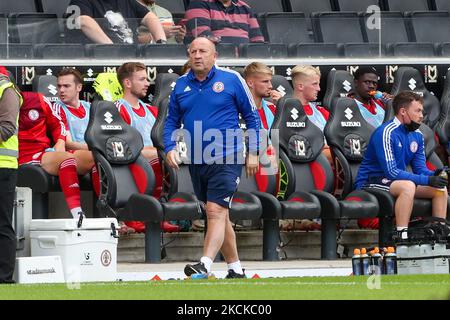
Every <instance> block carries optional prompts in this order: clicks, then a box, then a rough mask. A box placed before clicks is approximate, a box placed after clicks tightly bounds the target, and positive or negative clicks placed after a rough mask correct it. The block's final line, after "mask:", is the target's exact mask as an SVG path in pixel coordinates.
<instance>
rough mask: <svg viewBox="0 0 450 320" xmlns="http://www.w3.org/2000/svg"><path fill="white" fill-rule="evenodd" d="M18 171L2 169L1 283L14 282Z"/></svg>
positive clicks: (0, 177)
mask: <svg viewBox="0 0 450 320" xmlns="http://www.w3.org/2000/svg"><path fill="white" fill-rule="evenodd" d="M16 181H17V170H15V169H0V283H11V282H13V280H12V278H13V273H14V266H15V263H16V234H15V232H14V229H13V227H12V216H13V204H14V194H15V188H16Z"/></svg>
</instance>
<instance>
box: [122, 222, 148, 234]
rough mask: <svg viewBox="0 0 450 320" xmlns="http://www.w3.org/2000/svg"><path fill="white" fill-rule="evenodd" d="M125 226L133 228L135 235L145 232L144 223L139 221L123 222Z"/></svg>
mask: <svg viewBox="0 0 450 320" xmlns="http://www.w3.org/2000/svg"><path fill="white" fill-rule="evenodd" d="M125 224H126V225H127V226H128V227H130V228H133V229H134V230H135V231H136V232H137V233H144V232H145V223H143V222H141V221H125Z"/></svg>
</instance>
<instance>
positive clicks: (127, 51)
mask: <svg viewBox="0 0 450 320" xmlns="http://www.w3.org/2000/svg"><path fill="white" fill-rule="evenodd" d="M138 52H139V50H138V46H136V45H134V44H87V45H86V56H87V57H92V58H96V59H110V58H118V59H125V58H137V57H138V56H139V54H138Z"/></svg>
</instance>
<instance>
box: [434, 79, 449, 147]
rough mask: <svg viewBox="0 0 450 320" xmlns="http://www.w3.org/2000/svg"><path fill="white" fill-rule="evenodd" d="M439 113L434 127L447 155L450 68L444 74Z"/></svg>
mask: <svg viewBox="0 0 450 320" xmlns="http://www.w3.org/2000/svg"><path fill="white" fill-rule="evenodd" d="M440 102H441V115H440V117H439V121H438V123H437V124H436V127H435V128H434V130H435V132H436V135H437V136H438V137H439V143H440V144H441V145H442V146H443V147H444V149H445V150H446V152H447V155H450V145H449V141H450V70H447V73H446V75H445V82H444V88H443V91H442V96H441V101H440Z"/></svg>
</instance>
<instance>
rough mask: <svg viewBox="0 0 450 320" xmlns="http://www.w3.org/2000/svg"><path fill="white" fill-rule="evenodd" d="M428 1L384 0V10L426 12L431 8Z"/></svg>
mask: <svg viewBox="0 0 450 320" xmlns="http://www.w3.org/2000/svg"><path fill="white" fill-rule="evenodd" d="M428 1H429V0H384V5H385V9H386V10H389V11H419V10H421V11H426V10H431V9H432V8H431V7H429V5H428Z"/></svg>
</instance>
